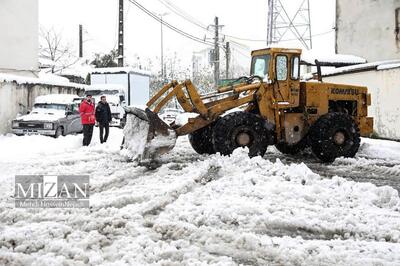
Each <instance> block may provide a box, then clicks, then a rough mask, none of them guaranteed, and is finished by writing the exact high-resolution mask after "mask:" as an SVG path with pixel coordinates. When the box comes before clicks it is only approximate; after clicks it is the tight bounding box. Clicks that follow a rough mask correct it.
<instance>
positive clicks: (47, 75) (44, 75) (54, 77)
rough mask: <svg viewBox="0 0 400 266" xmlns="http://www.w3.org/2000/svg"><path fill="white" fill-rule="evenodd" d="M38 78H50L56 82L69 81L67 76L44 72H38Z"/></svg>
mask: <svg viewBox="0 0 400 266" xmlns="http://www.w3.org/2000/svg"><path fill="white" fill-rule="evenodd" d="M39 78H40V79H43V80H52V81H56V82H64V83H65V82H69V80H68V79H67V78H64V77H61V76H58V75H55V74H52V73H45V72H42V71H41V72H39Z"/></svg>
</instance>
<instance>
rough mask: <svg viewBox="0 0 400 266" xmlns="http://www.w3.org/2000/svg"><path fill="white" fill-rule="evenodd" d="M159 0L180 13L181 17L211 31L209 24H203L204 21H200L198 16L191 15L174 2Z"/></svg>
mask: <svg viewBox="0 0 400 266" xmlns="http://www.w3.org/2000/svg"><path fill="white" fill-rule="evenodd" d="M158 1H159V2H160V3H161V4H163V5H164V6H165V7H166V8H168V9H169V10H171V11H172V12H174V13H175V14H176V15H178V16H180V17H181V18H183V19H185V20H187V21H188V22H190V23H192V24H193V25H196V26H198V27H199V28H202V29H203V30H206V31H207V32H209V29H208V28H207V26H206V25H205V24H203V23H202V22H200V21H199V20H197V19H196V18H194V17H192V16H191V15H189V14H188V13H186V12H185V11H183V10H182V9H180V8H179V7H177V6H175V5H174V4H172V3H171V2H169V1H168V0H158Z"/></svg>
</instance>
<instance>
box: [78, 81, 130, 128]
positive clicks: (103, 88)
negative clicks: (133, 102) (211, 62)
mask: <svg viewBox="0 0 400 266" xmlns="http://www.w3.org/2000/svg"><path fill="white" fill-rule="evenodd" d="M88 94H89V95H92V96H93V98H94V101H95V103H96V105H97V103H98V102H99V101H100V97H101V96H103V95H104V96H106V99H107V102H108V104H109V105H110V109H111V116H112V120H111V123H110V126H115V127H124V125H125V117H124V116H125V111H124V106H125V89H124V87H123V86H122V85H119V84H96V85H90V86H88V87H87V88H86V89H85V96H86V95H88Z"/></svg>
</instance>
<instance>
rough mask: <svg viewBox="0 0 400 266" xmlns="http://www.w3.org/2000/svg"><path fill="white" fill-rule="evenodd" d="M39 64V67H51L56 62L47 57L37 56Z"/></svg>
mask: <svg viewBox="0 0 400 266" xmlns="http://www.w3.org/2000/svg"><path fill="white" fill-rule="evenodd" d="M39 66H40V68H45V67H53V66H56V62H54V61H53V60H51V59H49V58H45V57H39Z"/></svg>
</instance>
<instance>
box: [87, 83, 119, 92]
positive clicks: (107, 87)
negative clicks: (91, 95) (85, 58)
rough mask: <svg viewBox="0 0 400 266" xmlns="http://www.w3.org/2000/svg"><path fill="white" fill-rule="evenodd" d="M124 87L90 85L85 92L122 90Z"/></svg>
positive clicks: (116, 85)
mask: <svg viewBox="0 0 400 266" xmlns="http://www.w3.org/2000/svg"><path fill="white" fill-rule="evenodd" d="M124 89H125V87H124V86H122V85H121V84H92V85H89V86H88V87H87V88H86V89H85V90H86V91H90V90H124Z"/></svg>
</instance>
